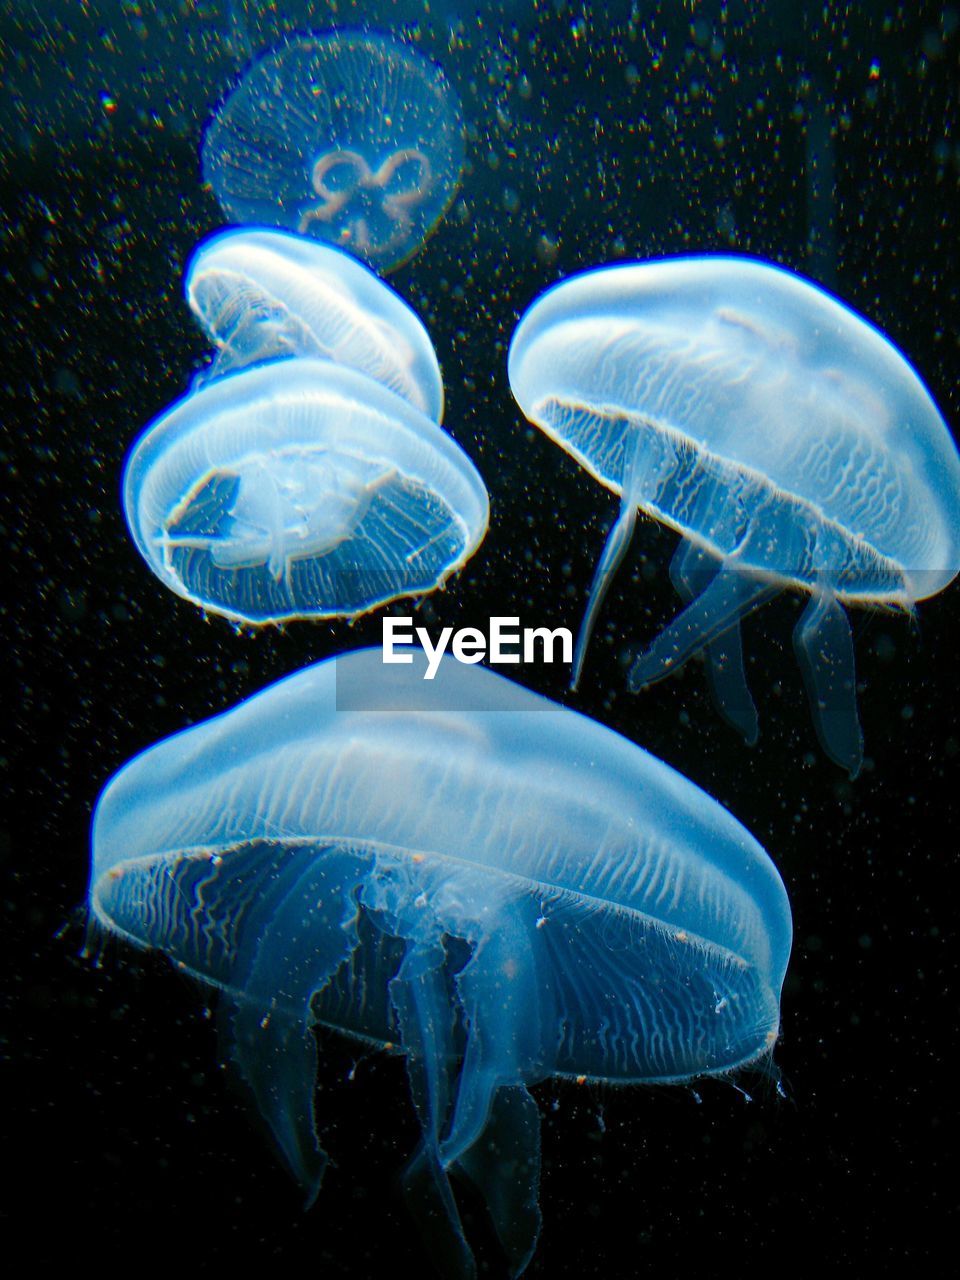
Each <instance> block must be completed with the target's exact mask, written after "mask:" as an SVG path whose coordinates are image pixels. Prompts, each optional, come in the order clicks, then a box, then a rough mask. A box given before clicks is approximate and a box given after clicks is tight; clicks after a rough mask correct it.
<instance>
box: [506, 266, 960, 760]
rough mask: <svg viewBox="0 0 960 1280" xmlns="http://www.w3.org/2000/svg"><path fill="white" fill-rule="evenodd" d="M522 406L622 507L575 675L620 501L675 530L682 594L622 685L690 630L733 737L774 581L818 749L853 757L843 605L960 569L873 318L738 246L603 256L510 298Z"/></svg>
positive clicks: (752, 713)
mask: <svg viewBox="0 0 960 1280" xmlns="http://www.w3.org/2000/svg"><path fill="white" fill-rule="evenodd" d="M509 376H510V385H511V387H512V389H513V393H514V395H515V397H516V399H517V401H518V403H519V404H520V407H521V408H522V409H523V411H524V413H525V414H526V416H527V417H528V418H529V419H531V421H533V422H535V423H536V424H537V426H539V427H540V428H541V429H542V430H543V431H544V432H545V433H546V434H547V435H548V436H550V437H551V439H553V440H555V441H556V442H557V443H558V444H560V445H561V446H562V447H563V448H564V449H566V450H567V451H568V452H569V453H571V454H572V455H573V456H574V457H575V458H576V459H577V461H578V462H580V463H581V465H582V466H584V467H586V468H587V470H588V471H590V472H591V474H592V475H594V476H595V477H596V478H597V479H598V480H600V481H601V483H602V484H604V485H606V486H607V487H608V488H609V489H612V490H613V491H614V492H615V493H619V494H620V495H621V507H620V516H619V518H618V520H617V521H616V523H615V524H614V526H613V528H612V530H611V532H610V535H609V538H608V540H607V544H606V547H605V548H604V552H603V555H602V557H601V559H600V562H599V564H598V566H597V571H596V575H595V577H594V580H593V585H592V587H591V590H590V599H589V603H588V606H587V611H586V616H585V618H584V622H583V626H582V628H581V631H580V637H579V640H578V644H577V650H576V653H575V655H574V673H573V675H574V684H576V682H577V679H578V678H579V675H580V671H581V667H582V663H583V657H584V653H585V650H586V646H587V643H588V641H589V637H590V632H591V629H592V627H593V624H594V621H595V619H596V617H597V613H598V611H599V609H600V605H601V602H602V600H603V597H604V593H605V592H606V590H607V587H608V586H609V583H610V581H611V580H612V577H613V574H614V573H615V572H616V569H617V567H618V565H619V564H620V561H621V559H622V557H623V555H624V552H625V551H626V548H627V546H628V544H629V541H630V536H631V534H632V531H633V526H634V522H635V520H636V515H637V510H638V508H640V509H642V510H643V511H645V512H648V513H649V514H650V515H652V516H653V517H654V518H655V519H658V520H661V521H663V523H665V524H668V525H670V526H671V527H672V528H674V529H676V530H677V531H678V532H679V533H680V534H681V535H682V540H681V543H680V546H679V548H678V550H677V553H676V555H675V557H674V561H673V564H672V565H671V577H672V578H673V580H674V583H675V584H676V586H677V589H678V591H679V592H680V594H681V595H682V596H683V598H684V599H685V600H687V601H690V603H689V604H688V607H687V608H686V610H685V611H684V612H683V613H682V614H681V615H680V616H679V617H678V618H677V619H676V621H675V622H673V623H672V624H671V625H670V626H669V627H667V628H666V629H665V630H664V631H663V632H661V634H660V635H659V636H658V637H657V639H656V640H655V641H654V643H653V644H652V646H651V647H650V649H649V650H648V651H647V652H646V653H645V654H643V655H641V656H640V657H639V658H637V659H636V661H635V662H634V664H633V666H632V667H631V669H630V672H629V677H628V683H629V686H630V688H631V689H632V690H634V691H636V690H638V689H640V688H642V687H643V686H645V685H648V684H651V683H653V682H654V681H656V680H660V679H662V678H663V677H664V676H666V675H669V674H670V673H671V672H672V671H675V670H676V669H677V668H678V667H679V666H681V665H682V664H683V663H684V662H686V660H687V659H688V658H689V657H690V656H691V655H692V654H693V653H695V652H697V651H698V650H699V649H705V650H706V656H707V668H708V672H709V676H710V681H711V687H712V690H713V693H714V696H715V699H716V701H717V704H718V706H719V708H720V710H721V712H722V713H723V714H724V716H725V717H726V719H728V720H729V722H730V723H731V724H733V725H734V726H735V727H736V728H737V729H738V730H739V731H740V732H741V733H742V734H743V735H744V737H745V738H746V740H747V741H748V742H752V741H755V740H756V737H757V713H756V709H755V708H754V704H753V701H752V699H751V697H750V693H749V691H748V689H747V685H746V679H745V675H744V666H743V655H742V649H741V642H740V629H739V623H740V619H741V618H742V617H744V616H745V615H746V614H748V613H749V612H750V611H751V610H753V609H756V608H757V607H758V606H759V605H761V604H763V603H764V602H765V601H767V600H769V599H770V598H771V597H772V596H774V595H775V594H776V593H777V592H778V591H780V590H783V589H784V588H789V589H792V590H799V591H804V592H807V593H808V594H809V597H810V599H809V602H808V604H807V606H806V609H805V611H804V613H803V615H802V617H801V619H800V621H799V623H798V625H797V628H796V631H795V632H794V645H795V649H796V652H797V657H798V659H799V662H800V666H801V670H802V673H803V677H804V682H805V684H806V686H807V690H808V693H809V697H810V703H811V708H812V711H813V718H814V723H815V726H816V729H817V734H818V736H819V738H820V741H821V744H822V745H823V748H824V750H825V751H826V752H827V754H828V755H829V756H830V757H831V758H832V759H833V760H835V761H836V762H837V763H838V764H840V765H842V766H843V767H844V768H846V769H848V770H849V772H850V774H851V776H855V775H856V774H857V772H858V771H859V768H860V764H861V761H862V756H863V741H862V736H861V732H860V723H859V719H858V715H857V705H856V683H855V677H854V659H853V642H852V637H851V634H850V627H849V623H848V622H847V619H846V615H845V614H844V611H843V609H842V607H841V605H842V604H855V605H877V606H883V607H888V608H902V609H906V610H911V609H912V608H913V606H914V603H915V601H917V600H920V599H923V598H924V597H926V596H931V595H934V594H935V593H936V592H938V591H941V590H942V589H943V588H944V587H945V586H947V584H948V583H950V582H951V581H952V580H953V578H954V577H955V576H956V573H957V571H958V566H960V559H958V555H960V457H958V454H957V449H956V446H955V444H954V442H953V439H952V438H951V435H950V432H949V430H948V428H947V426H946V424H945V423H944V421H943V418H942V417H941V416H940V413H939V412H938V410H937V407H936V405H935V404H934V402H933V400H932V399H931V397H930V395H929V393H928V392H927V390H926V388H925V387H924V385H923V383H922V382H921V381H920V378H919V377H918V375H917V374H916V373H915V372H914V370H913V369H912V368H911V366H910V365H909V364H908V363H907V361H906V359H905V358H904V357H903V356H902V355H901V354H900V352H899V351H898V350H897V349H896V348H895V347H894V346H893V345H892V343H890V342H889V341H888V340H887V339H886V338H885V337H884V336H883V335H882V334H881V333H879V332H878V331H877V330H876V329H874V328H873V327H872V326H871V325H870V324H868V323H867V322H866V321H865V320H863V319H861V318H860V317H859V316H858V315H856V314H855V313H854V312H853V311H851V310H849V309H848V308H847V307H845V306H843V305H842V304H841V303H840V302H838V301H837V300H836V299H835V298H833V297H831V296H830V295H829V294H826V293H824V292H822V291H821V290H820V289H818V288H816V287H815V286H814V285H812V284H810V283H808V282H807V281H805V280H803V279H801V278H800V277H798V276H795V275H793V274H792V273H790V272H788V271H784V270H781V269H780V268H777V267H773V266H770V265H767V264H765V263H761V262H755V261H750V260H747V259H741V258H726V257H715V258H687V259H683V258H681V259H675V260H672V261H664V262H653V263H633V264H628V265H624V266H616V267H610V268H606V269H602V270H598V271H590V272H586V273H584V274H583V275H580V276H577V277H574V278H573V279H571V280H568V281H564V282H563V283H561V284H559V285H557V286H556V287H554V288H553V289H551V290H549V291H548V292H547V293H546V294H544V295H543V297H542V298H540V299H538V300H537V301H536V302H535V303H534V304H533V305H532V306H531V307H530V308H529V309H528V311H527V312H526V314H525V315H524V316H523V318H522V319H521V321H520V324H519V326H518V327H517V330H516V332H515V334H514V337H513V341H512V343H511V347H510V354H509Z"/></svg>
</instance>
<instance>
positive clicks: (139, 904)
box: [90, 649, 791, 1275]
mask: <svg viewBox="0 0 960 1280" xmlns="http://www.w3.org/2000/svg"><path fill="white" fill-rule="evenodd" d="M423 669H424V663H423V656H422V654H421V655H420V656H419V658H418V659H417V660H416V661H415V663H414V665H411V666H384V665H383V663H382V655H381V651H380V650H379V649H375V650H372V649H371V650H362V651H359V652H356V653H352V654H349V655H346V656H343V657H340V658H338V659H332V660H330V661H328V662H324V663H320V664H318V665H316V666H313V667H309V668H307V669H306V670H304V671H302V672H300V673H298V674H297V675H294V676H292V677H290V678H289V679H287V680H284V681H282V682H280V683H279V684H276V685H274V686H272V687H271V688H269V689H267V690H266V691H265V692H263V693H262V694H260V695H258V696H256V697H253V698H250V699H249V700H248V701H247V702H245V703H243V704H241V705H240V706H238V707H236V708H235V709H234V710H232V711H230V712H228V713H226V714H225V715H223V716H220V717H219V718H217V719H214V720H211V721H208V722H207V723H205V724H201V725H198V726H196V727H194V728H191V729H188V730H187V731H186V732H184V733H182V734H180V735H178V736H177V737H174V738H171V739H168V740H167V741H165V742H162V743H160V744H159V745H157V746H155V747H153V748H151V749H150V750H148V751H146V752H144V753H143V755H141V756H139V757H137V758H136V759H135V760H133V761H132V762H131V763H130V764H128V765H127V766H126V767H125V768H124V769H123V770H122V771H121V772H120V773H119V774H118V775H117V776H116V777H115V778H114V779H113V780H112V782H111V783H110V784H109V785H108V786H107V788H106V789H105V791H104V793H103V795H102V797H101V799H100V802H99V804H98V807H97V812H96V816H95V820H94V827H93V867H92V875H91V884H90V903H91V906H92V910H93V912H94V914H95V916H96V918H97V919H98V920H99V921H101V922H102V923H103V924H104V925H105V926H106V927H107V928H108V929H110V930H112V931H114V932H116V933H119V934H121V935H123V936H125V937H126V938H128V939H129V940H130V941H132V942H134V943H136V944H137V945H139V946H145V947H154V948H159V949H161V950H163V951H165V952H166V953H167V954H169V955H170V956H171V958H172V959H174V960H175V962H176V963H177V964H178V966H180V967H183V968H185V969H187V970H188V971H190V972H191V973H193V974H194V975H196V976H197V977H198V978H200V979H202V980H203V981H205V982H208V983H212V984H214V985H216V986H217V987H219V988H221V989H222V992H223V997H222V1004H221V1021H222V1025H223V1027H224V1031H225V1034H226V1036H227V1038H228V1042H229V1046H230V1053H231V1056H232V1058H233V1061H234V1063H235V1064H236V1066H237V1067H238V1068H239V1071H240V1073H241V1074H242V1076H243V1077H244V1079H245V1080H246V1081H247V1083H248V1085H249V1086H250V1088H251V1090H252V1092H253V1094H254V1096H255V1098H256V1100H257V1102H258V1105H259V1107H260V1109H261V1111H262V1112H263V1114H264V1116H265V1118H266V1119H267V1121H268V1123H269V1125H270V1127H271V1129H272V1131H273V1134H274V1136H275V1138H276V1141H277V1144H278V1146H279V1148H280V1150H281V1152H282V1153H283V1155H284V1157H285V1159H286V1161H287V1163H288V1165H289V1166H290V1168H291V1169H292V1171H293V1173H294V1174H295V1175H296V1177H297V1178H298V1179H299V1180H300V1181H301V1182H302V1184H303V1185H304V1186H305V1187H306V1188H307V1189H308V1194H309V1195H310V1196H312V1195H313V1194H315V1192H316V1190H317V1188H318V1187H319V1184H320V1180H321V1177H322V1174H323V1169H324V1165H325V1162H326V1157H325V1155H324V1153H323V1152H322V1151H321V1150H320V1147H319V1145H318V1142H317V1137H316V1133H315V1128H314V1105H313V1103H314V1082H315V1074H316V1069H317V1061H316V1046H315V1043H314V1039H313V1036H312V1035H311V1033H310V1028H311V1026H312V1025H313V1024H315V1023H323V1024H326V1025H330V1026H333V1027H336V1028H339V1029H340V1030H342V1031H345V1032H348V1033H350V1034H352V1035H355V1036H359V1037H362V1038H364V1039H366V1040H369V1041H373V1042H377V1043H380V1044H387V1043H389V1044H393V1045H399V1046H400V1047H401V1048H402V1049H403V1051H404V1052H405V1053H406V1055H407V1065H408V1071H409V1075H410V1082H411V1088H412V1093H413V1098H414V1102H415V1105H416V1109H417V1112H418V1115H419V1117H420V1120H421V1123H422V1126H423V1144H422V1147H421V1149H420V1152H419V1154H418V1155H417V1157H416V1158H415V1159H414V1162H413V1164H412V1165H411V1168H410V1170H409V1171H408V1184H409V1186H410V1189H411V1194H412V1196H413V1198H414V1200H415V1202H416V1203H417V1204H419V1205H420V1206H421V1207H426V1209H427V1211H428V1212H427V1217H428V1218H429V1217H430V1212H429V1211H430V1208H431V1204H432V1203H433V1204H439V1205H441V1206H442V1208H443V1210H444V1212H443V1213H442V1214H440V1215H437V1214H435V1213H434V1214H433V1215H432V1216H433V1220H434V1221H433V1225H432V1228H431V1229H432V1230H433V1231H434V1232H435V1233H436V1232H439V1236H438V1237H437V1238H435V1240H434V1243H435V1244H436V1245H437V1248H438V1250H439V1252H440V1254H441V1256H442V1258H443V1263H444V1268H445V1272H446V1273H448V1274H457V1275H468V1274H471V1273H472V1259H471V1256H470V1251H469V1248H468V1247H467V1245H466V1243H465V1241H464V1237H463V1232H462V1229H461V1227H460V1222H459V1217H458V1213H457V1208H456V1204H455V1201H454V1198H453V1195H452V1191H451V1188H450V1185H449V1183H448V1180H447V1173H448V1171H449V1169H450V1168H451V1167H453V1166H456V1167H457V1168H459V1169H460V1170H462V1171H463V1172H465V1173H466V1174H467V1175H468V1176H469V1177H470V1178H472V1179H473V1180H474V1181H475V1183H476V1184H477V1186H478V1187H479V1189H480V1191H481V1193H482V1194H483V1195H484V1197H485V1198H486V1200H487V1203H488V1206H489V1208H490V1211H491V1215H492V1218H493V1222H494V1226H495V1227H496V1229H497V1231H498V1234H499V1235H500V1238H501V1240H502V1242H503V1244H504V1247H505V1249H506V1251H507V1253H508V1256H509V1258H510V1260H511V1264H512V1267H511V1269H512V1272H513V1273H514V1274H518V1273H519V1272H520V1271H521V1270H522V1269H523V1267H524V1266H525V1265H526V1262H527V1261H528V1260H529V1258H530V1255H531V1253H532V1251H533V1247H534V1244H535V1241H536V1235H537V1230H538V1225H539V1209H538V1204H537V1187H538V1172H539V1119H538V1115H537V1109H536V1106H535V1104H534V1103H533V1101H532V1099H531V1097H530V1095H529V1093H528V1092H527V1086H528V1085H530V1084H531V1083H533V1082H535V1081H537V1080H540V1079H542V1078H544V1077H547V1076H551V1075H565V1076H573V1077H579V1076H585V1077H588V1078H591V1079H602V1080H609V1081H614V1082H631V1081H632V1082H639V1081H663V1082H669V1081H684V1080H689V1079H691V1078H692V1077H694V1076H697V1075H702V1074H708V1075H709V1074H718V1073H724V1072H729V1071H731V1070H733V1069H734V1068H736V1067H738V1066H741V1065H742V1064H744V1063H748V1062H750V1061H751V1060H752V1059H755V1058H757V1057H758V1056H760V1055H763V1054H765V1053H766V1052H767V1051H768V1050H769V1049H770V1047H771V1046H772V1044H773V1042H774V1040H775V1039H776V1036H777V1032H778V1027H779V998H780V988H781V984H782V981H783V977H784V972H785V968H786V964H787V959H788V956H789V951H790V942H791V920H790V910H789V905H788V902H787V898H786V894H785V892H784V888H783V885H782V883H781V881H780V878H779V876H778V875H777V872H776V870H775V868H774V866H773V864H772V862H771V861H770V859H769V858H768V857H767V855H766V854H765V852H764V851H763V849H762V848H761V847H760V845H759V844H758V843H757V842H756V841H755V840H754V839H753V838H752V837H751V836H750V835H749V834H748V832H747V831H745V830H744V828H743V827H742V826H740V824H739V823H738V822H736V821H735V819H734V818H732V817H731V816H730V814H729V813H727V812H726V811H725V810H724V809H722V808H721V807H720V805H718V804H717V803H716V802H715V801H714V800H712V799H710V797H709V796H707V795H705V794H704V793H703V792H702V791H700V790H699V789H698V788H697V787H696V786H694V785H693V784H692V783H690V782H689V781H687V780H686V779H685V778H683V777H681V776H680V775H679V774H677V773H675V772H673V770H671V769H669V768H668V767H667V766H666V765H664V764H662V763H661V762H660V761H659V760H657V759H655V758H654V757H653V756H650V755H649V754H647V753H646V752H645V751H643V750H641V749H640V748H639V747H637V746H635V745H633V744H632V743H630V742H628V741H626V740H625V739H623V738H621V737H619V736H618V735H617V734H615V733H613V732H611V731H610V730H608V729H605V728H603V727H602V726H600V725H598V724H596V723H594V722H593V721H591V720H588V719H586V718H585V717H583V716H580V715H578V714H576V713H574V712H572V711H569V710H565V709H563V708H561V707H559V706H558V705H556V704H554V703H551V702H548V701H546V700H545V699H543V698H540V697H538V696H536V695H534V694H532V693H529V692H528V691H526V690H524V689H522V688H521V687H520V686H518V685H515V684H512V683H511V682H510V681H507V680H505V679H503V678H502V677H500V676H497V675H494V674H493V673H491V672H490V671H487V670H484V669H482V668H479V667H473V666H470V667H467V666H464V665H461V664H459V663H456V662H455V661H454V660H452V659H450V658H446V659H444V661H443V663H442V664H441V668H440V672H439V674H438V676H437V679H436V680H435V681H433V682H432V683H431V682H426V681H424V680H423V679H422V674H423ZM347 707H350V708H367V709H353V710H345V709H343V708H347ZM338 708H341V709H338ZM437 1221H439V1222H440V1223H445V1224H446V1225H445V1226H443V1227H438V1226H437Z"/></svg>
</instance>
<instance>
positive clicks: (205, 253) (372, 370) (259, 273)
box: [185, 227, 443, 422]
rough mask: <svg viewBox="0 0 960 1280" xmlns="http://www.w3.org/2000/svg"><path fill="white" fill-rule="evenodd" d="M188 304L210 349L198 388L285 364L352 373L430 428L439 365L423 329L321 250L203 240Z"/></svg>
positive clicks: (373, 281) (252, 240)
mask: <svg viewBox="0 0 960 1280" xmlns="http://www.w3.org/2000/svg"><path fill="white" fill-rule="evenodd" d="M185 289H186V295H187V301H188V302H189V304H190V308H191V310H192V311H193V313H194V315H195V316H196V317H197V319H198V320H199V321H200V324H201V325H202V326H203V328H204V331H205V332H206V333H207V334H208V336H209V337H210V339H211V340H212V341H213V342H214V343H215V344H216V346H217V355H216V358H215V360H214V363H213V365H212V366H211V368H210V369H209V370H208V371H205V373H204V375H203V376H202V378H201V383H202V382H204V381H209V380H210V379H211V378H218V377H222V376H223V375H224V374H226V373H231V372H233V371H234V370H236V369H242V368H244V367H245V366H247V365H250V364H256V363H261V362H263V361H267V360H275V359H278V358H281V357H284V356H316V357H318V358H321V359H326V360H333V361H334V362H335V363H337V364H343V365H347V366H348V367H349V368H351V369H359V370H360V371H361V372H362V373H366V374H368V375H369V376H370V377H371V378H374V379H375V380H376V381H377V382H380V383H382V384H383V386H385V387H389V389H390V390H391V391H395V392H396V393H397V395H400V396H403V398H404V400H406V401H408V402H409V403H410V404H412V405H413V407H414V408H415V409H419V410H420V412H421V413H425V414H426V415H427V417H429V418H433V420H434V422H439V421H440V420H441V418H442V417H443V382H442V380H441V377H440V366H439V365H438V364H437V357H436V354H435V352H434V349H433V344H432V342H431V341H430V338H429V335H428V334H427V331H426V329H424V327H423V325H422V324H421V323H420V320H419V318H418V317H417V316H416V315H415V314H414V312H413V311H412V310H411V309H410V307H408V306H407V304H406V303H405V302H404V301H403V299H402V298H401V297H399V295H398V294H396V293H395V292H394V291H393V290H392V289H391V288H390V287H389V285H386V284H384V283H383V281H382V280H380V279H379V278H378V277H377V276H375V275H374V274H373V272H372V271H369V270H368V269H367V268H366V267H365V266H363V265H362V264H361V263H359V262H357V261H356V259H354V258H351V257H350V256H349V255H348V254H345V253H341V252H340V251H339V250H338V249H334V248H333V247H332V246H330V245H325V244H319V243H318V242H317V241H315V240H305V239H304V238H303V237H302V236H296V235H290V234H288V233H286V232H283V231H273V230H264V229H262V228H257V227H252V228H251V227H240V228H237V229H236V230H233V231H224V232H221V233H220V234H219V235H215V236H213V237H211V238H210V239H209V240H207V241H205V242H204V243H203V244H202V245H200V247H199V248H198V249H197V250H196V252H195V253H194V255H193V257H192V259H191V260H190V266H189V268H188V269H187V276H186V281H185Z"/></svg>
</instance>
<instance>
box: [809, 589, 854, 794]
mask: <svg viewBox="0 0 960 1280" xmlns="http://www.w3.org/2000/svg"><path fill="white" fill-rule="evenodd" d="M793 647H794V651H795V653H796V655H797V661H798V662H799V664H800V671H801V673H802V675H803V682H804V685H805V686H806V690H807V697H808V698H809V700H810V709H811V712H812V714H813V723H814V727H815V729H816V731H817V737H818V738H819V739H820V745H821V746H822V747H823V749H824V751H825V752H826V753H827V755H828V756H829V757H830V759H831V760H833V761H834V762H835V763H836V764H838V765H840V767H841V768H843V769H846V770H847V771H848V772H849V774H850V777H851V779H853V778H856V776H857V774H858V773H859V772H860V766H861V765H862V763H863V733H862V732H861V729H860V718H859V716H858V714H857V681H856V675H855V669H854V657H853V637H852V635H851V634H850V623H849V622H848V621H847V616H846V614H845V613H844V610H843V606H842V605H841V604H840V602H839V601H838V600H837V597H836V595H835V594H834V593H833V591H832V590H830V589H829V588H826V587H825V588H823V589H821V590H820V591H818V592H815V593H814V594H813V595H811V597H810V599H809V601H808V602H807V606H806V608H805V609H804V611H803V614H802V615H801V617H800V621H799V622H798V623H797V626H796V629H795V631H794V633H793Z"/></svg>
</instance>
